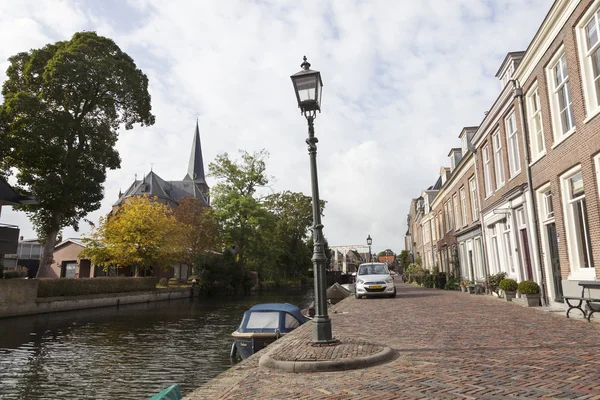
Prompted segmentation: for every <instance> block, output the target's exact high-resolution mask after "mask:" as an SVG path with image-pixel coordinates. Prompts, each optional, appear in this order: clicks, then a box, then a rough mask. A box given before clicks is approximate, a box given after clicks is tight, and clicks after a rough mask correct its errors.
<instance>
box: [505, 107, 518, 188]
mask: <svg viewBox="0 0 600 400" xmlns="http://www.w3.org/2000/svg"><path fill="white" fill-rule="evenodd" d="M504 127H505V131H506V142H507V143H508V170H509V174H510V179H512V178H514V177H515V176H517V175H518V174H519V173H520V172H521V153H520V151H519V132H518V129H517V115H516V114H515V112H514V111H513V112H511V113H510V115H509V116H508V117H506V119H505V120H504Z"/></svg>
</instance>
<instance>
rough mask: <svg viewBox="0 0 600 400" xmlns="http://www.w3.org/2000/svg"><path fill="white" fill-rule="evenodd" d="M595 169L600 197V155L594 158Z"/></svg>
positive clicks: (599, 195)
mask: <svg viewBox="0 0 600 400" xmlns="http://www.w3.org/2000/svg"><path fill="white" fill-rule="evenodd" d="M594 167H595V168H596V188H597V189H598V197H600V153H598V154H596V155H595V156H594Z"/></svg>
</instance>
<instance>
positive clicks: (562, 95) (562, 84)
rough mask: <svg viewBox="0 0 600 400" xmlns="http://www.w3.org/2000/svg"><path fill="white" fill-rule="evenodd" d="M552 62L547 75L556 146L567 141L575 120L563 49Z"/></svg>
mask: <svg viewBox="0 0 600 400" xmlns="http://www.w3.org/2000/svg"><path fill="white" fill-rule="evenodd" d="M552 61H553V62H551V63H550V68H548V69H547V73H548V85H549V93H550V106H551V109H552V127H553V130H554V142H555V145H556V144H558V143H560V142H561V141H562V140H564V139H566V137H567V136H568V134H570V133H571V132H572V131H573V129H574V128H575V120H574V118H573V104H572V100H571V88H570V82H569V72H568V71H567V58H566V56H565V53H564V51H563V50H562V49H561V50H560V52H558V53H557V55H556V56H555V57H554V59H553V60H552Z"/></svg>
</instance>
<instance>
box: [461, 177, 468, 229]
mask: <svg viewBox="0 0 600 400" xmlns="http://www.w3.org/2000/svg"><path fill="white" fill-rule="evenodd" d="M460 205H461V211H462V226H467V224H468V223H469V221H468V220H467V195H466V194H465V187H464V185H463V186H462V187H461V188H460Z"/></svg>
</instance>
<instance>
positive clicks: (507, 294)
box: [504, 291, 517, 301]
mask: <svg viewBox="0 0 600 400" xmlns="http://www.w3.org/2000/svg"><path fill="white" fill-rule="evenodd" d="M516 294H517V292H510V291H509V292H504V298H505V299H506V301H512V299H514V298H515V296H516Z"/></svg>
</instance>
